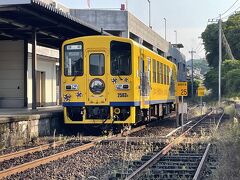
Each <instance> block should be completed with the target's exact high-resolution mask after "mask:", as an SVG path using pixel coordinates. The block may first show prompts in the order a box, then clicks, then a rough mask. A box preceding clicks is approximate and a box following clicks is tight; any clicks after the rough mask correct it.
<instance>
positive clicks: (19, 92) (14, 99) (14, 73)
mask: <svg viewBox="0 0 240 180" xmlns="http://www.w3.org/2000/svg"><path fill="white" fill-rule="evenodd" d="M0 107H5V108H8V107H24V42H23V41H0Z"/></svg>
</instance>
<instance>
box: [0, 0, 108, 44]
mask: <svg viewBox="0 0 240 180" xmlns="http://www.w3.org/2000/svg"><path fill="white" fill-rule="evenodd" d="M33 31H35V32H36V33H37V43H38V44H39V45H43V46H46V47H52V48H59V47H60V45H61V43H62V42H63V41H64V40H66V39H70V38H73V37H79V36H88V35H99V34H107V33H106V32H102V31H101V29H99V28H97V27H94V26H92V25H89V24H87V23H85V22H83V21H81V20H80V19H78V18H75V17H73V16H71V15H70V14H69V13H68V12H63V10H61V9H57V8H55V7H54V6H52V5H50V4H47V3H45V2H44V1H40V0H1V1H0V39H1V40H22V39H24V40H31V39H32V32H33Z"/></svg>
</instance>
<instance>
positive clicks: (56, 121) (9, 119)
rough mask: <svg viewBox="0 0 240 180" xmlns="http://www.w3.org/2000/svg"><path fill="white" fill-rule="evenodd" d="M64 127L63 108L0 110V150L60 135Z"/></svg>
mask: <svg viewBox="0 0 240 180" xmlns="http://www.w3.org/2000/svg"><path fill="white" fill-rule="evenodd" d="M62 125H63V108H62V106H51V107H40V108H38V109H36V110H32V109H28V108H22V109H20V108H19V109H15V108H14V109H13V108H8V109H1V108H0V149H1V147H2V148H3V147H6V146H14V145H16V144H17V145H19V144H22V143H26V142H28V141H31V140H32V139H33V138H37V137H42V136H49V135H52V134H53V133H58V132H60V131H61V127H62Z"/></svg>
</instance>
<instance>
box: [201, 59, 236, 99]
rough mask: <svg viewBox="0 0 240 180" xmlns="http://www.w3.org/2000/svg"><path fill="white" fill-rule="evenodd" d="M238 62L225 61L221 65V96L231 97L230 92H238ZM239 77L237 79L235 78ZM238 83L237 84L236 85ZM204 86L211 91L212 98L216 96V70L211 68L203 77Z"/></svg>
mask: <svg viewBox="0 0 240 180" xmlns="http://www.w3.org/2000/svg"><path fill="white" fill-rule="evenodd" d="M239 71H240V61H238V60H226V61H224V62H223V64H222V78H221V82H222V84H221V90H222V95H225V96H231V95H232V92H234V91H237V90H238V91H239V89H237V87H239V86H240V81H239V78H240V75H239V74H238V73H239ZM237 75H239V77H237ZM238 83H239V84H238ZM204 84H205V86H206V87H207V88H208V89H211V90H212V96H215V97H216V96H218V69H216V68H212V69H211V70H210V71H209V72H208V73H207V74H206V75H205V81H204Z"/></svg>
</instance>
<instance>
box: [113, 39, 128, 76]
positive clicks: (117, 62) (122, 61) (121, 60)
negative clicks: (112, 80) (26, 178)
mask: <svg viewBox="0 0 240 180" xmlns="http://www.w3.org/2000/svg"><path fill="white" fill-rule="evenodd" d="M110 51H111V74H112V75H113V76H119V75H130V74H131V44H129V43H125V42H118V41H112V42H111V50H110Z"/></svg>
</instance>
